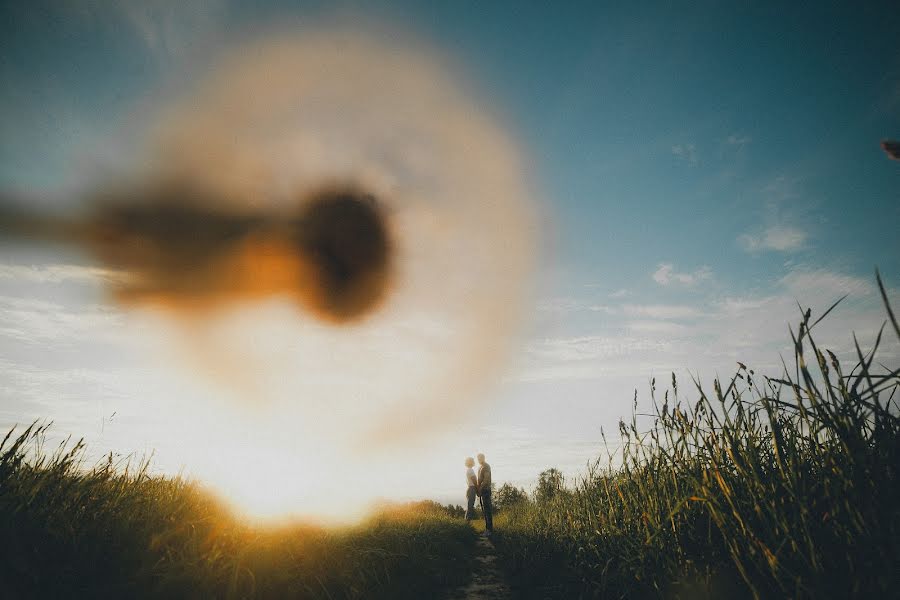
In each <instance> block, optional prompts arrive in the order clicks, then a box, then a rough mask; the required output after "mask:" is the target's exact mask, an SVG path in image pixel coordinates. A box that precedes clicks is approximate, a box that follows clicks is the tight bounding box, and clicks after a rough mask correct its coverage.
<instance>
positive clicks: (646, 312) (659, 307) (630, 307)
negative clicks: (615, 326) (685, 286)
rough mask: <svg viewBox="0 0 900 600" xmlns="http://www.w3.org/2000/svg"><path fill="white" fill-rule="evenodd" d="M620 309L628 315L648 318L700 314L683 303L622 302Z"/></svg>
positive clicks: (682, 316) (686, 316) (684, 316)
mask: <svg viewBox="0 0 900 600" xmlns="http://www.w3.org/2000/svg"><path fill="white" fill-rule="evenodd" d="M622 311H623V312H624V313H625V314H626V315H628V316H629V317H648V318H650V319H686V318H690V317H698V316H700V315H701V314H702V313H701V312H700V311H699V310H697V308H695V307H693V306H687V305H685V304H623V305H622Z"/></svg>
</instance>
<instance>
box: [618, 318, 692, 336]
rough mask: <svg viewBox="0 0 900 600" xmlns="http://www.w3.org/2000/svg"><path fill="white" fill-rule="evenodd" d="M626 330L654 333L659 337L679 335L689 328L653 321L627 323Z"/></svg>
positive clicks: (677, 324)
mask: <svg viewBox="0 0 900 600" xmlns="http://www.w3.org/2000/svg"><path fill="white" fill-rule="evenodd" d="M627 328H628V329H629V330H630V331H636V332H639V333H655V334H660V335H679V334H683V333H685V332H687V331H689V328H688V327H687V326H685V325H682V324H681V323H672V322H671V321H659V320H653V319H643V320H639V321H629V323H628V325H627Z"/></svg>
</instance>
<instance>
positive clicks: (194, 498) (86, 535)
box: [0, 425, 475, 599]
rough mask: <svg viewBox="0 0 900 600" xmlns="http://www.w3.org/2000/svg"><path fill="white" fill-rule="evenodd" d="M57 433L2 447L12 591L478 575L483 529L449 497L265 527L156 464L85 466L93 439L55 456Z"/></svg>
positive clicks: (458, 580) (416, 584) (205, 589)
mask: <svg viewBox="0 0 900 600" xmlns="http://www.w3.org/2000/svg"><path fill="white" fill-rule="evenodd" d="M45 431H46V427H43V426H34V425H33V426H32V427H30V428H28V429H27V430H25V431H24V432H21V433H20V434H19V435H17V436H16V437H15V438H13V437H12V436H11V435H7V439H6V440H5V441H4V444H3V447H2V449H0V540H2V542H0V590H2V594H0V595H2V596H3V597H11V598H19V597H23V598H32V597H40V598H71V597H85V598H142V597H158V598H170V597H171V598H214V597H215V598H244V597H257V598H285V597H303V598H328V599H338V598H422V597H427V596H431V597H434V596H437V597H440V593H439V592H441V591H445V590H450V589H453V588H455V587H457V586H459V585H462V584H464V583H465V582H466V581H467V580H468V577H469V572H470V569H471V564H470V562H471V558H470V557H471V554H472V547H473V544H474V539H475V532H474V530H473V529H471V528H470V527H468V526H467V525H466V524H465V522H464V521H462V520H461V519H455V518H451V517H449V516H447V514H446V513H445V512H444V510H443V509H442V508H441V507H440V506H439V505H435V504H433V503H419V504H416V505H407V506H403V507H395V508H385V509H382V510H381V511H380V512H379V513H377V514H376V515H374V516H372V517H370V518H369V519H368V520H366V521H365V522H363V523H361V524H359V525H356V526H352V527H336V528H322V527H314V526H299V525H295V526H285V527H268V528H267V527H254V526H251V525H248V524H246V523H243V522H241V521H239V520H237V519H236V518H235V517H234V516H233V515H232V514H231V513H230V512H229V511H228V510H226V509H225V508H224V507H223V506H221V505H220V504H219V503H218V502H217V501H216V500H215V499H214V498H213V497H211V496H210V495H209V494H207V493H205V492H203V491H202V490H201V489H199V488H198V487H197V486H196V485H194V484H192V483H190V482H187V481H184V480H182V479H179V478H164V477H152V476H149V475H148V471H147V464H146V463H142V464H140V465H137V468H136V469H116V468H115V467H114V465H113V464H112V462H111V461H109V462H106V463H104V464H102V465H100V466H98V467H96V468H94V469H91V470H84V469H80V468H79V461H80V459H81V457H82V456H83V448H82V446H81V445H80V444H76V445H74V446H73V447H71V448H66V447H61V449H60V450H58V451H57V452H56V453H54V454H50V455H48V454H46V453H44V452H42V451H41V440H42V439H43V437H44V433H45ZM11 433H12V432H11Z"/></svg>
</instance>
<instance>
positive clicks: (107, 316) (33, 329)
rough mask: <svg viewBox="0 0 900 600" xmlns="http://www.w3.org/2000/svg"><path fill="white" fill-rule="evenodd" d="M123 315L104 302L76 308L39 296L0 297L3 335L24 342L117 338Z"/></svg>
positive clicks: (0, 324)
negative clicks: (48, 300)
mask: <svg viewBox="0 0 900 600" xmlns="http://www.w3.org/2000/svg"><path fill="white" fill-rule="evenodd" d="M122 324H123V318H122V314H121V313H119V312H116V311H114V310H111V309H109V308H107V307H104V306H100V305H93V306H87V307H83V308H81V309H72V308H67V307H63V306H62V305H59V304H55V303H52V302H46V301H43V300H36V299H24V298H14V297H9V296H0V336H3V337H7V338H13V339H16V340H20V341H23V342H30V343H38V342H46V341H53V342H62V341H74V340H80V339H85V338H90V339H99V338H107V337H110V336H112V337H116V336H117V335H119V334H120V333H121V327H122Z"/></svg>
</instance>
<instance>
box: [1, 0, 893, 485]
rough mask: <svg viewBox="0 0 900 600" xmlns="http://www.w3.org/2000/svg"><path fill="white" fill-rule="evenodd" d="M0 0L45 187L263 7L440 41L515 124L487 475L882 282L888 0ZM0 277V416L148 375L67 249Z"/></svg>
mask: <svg viewBox="0 0 900 600" xmlns="http://www.w3.org/2000/svg"><path fill="white" fill-rule="evenodd" d="M0 10H2V13H0V14H2V18H0V23H2V25H0V39H2V40H3V41H2V42H0V189H6V190H19V191H30V192H33V193H34V194H35V195H37V196H40V197H43V198H44V200H42V201H43V202H46V203H48V204H50V203H58V204H65V202H66V197H65V194H64V193H60V190H66V189H69V188H70V187H71V186H72V185H73V182H77V181H80V180H81V179H80V178H85V177H89V174H90V173H92V172H95V171H96V169H98V168H102V167H103V166H104V165H107V164H113V165H115V164H116V162H117V161H120V160H122V153H121V150H122V148H123V139H124V140H127V135H123V133H122V130H123V128H124V127H125V126H126V125H127V123H128V120H129V118H131V117H132V116H133V115H134V114H135V111H136V110H137V111H139V110H140V108H139V107H140V106H142V103H148V102H152V100H153V99H154V98H156V97H158V96H164V95H165V94H166V92H167V90H172V89H174V88H177V87H178V86H179V85H181V84H183V83H184V77H185V73H187V72H189V70H188V69H187V65H190V66H191V68H196V65H198V64H200V65H202V64H203V63H204V62H205V61H208V60H211V57H213V56H215V54H216V52H217V51H218V50H220V49H221V48H222V47H228V46H229V45H230V44H234V43H236V40H238V39H243V38H247V37H252V36H253V35H254V34H257V33H259V32H260V31H265V30H266V28H268V27H271V26H272V25H273V24H277V25H278V27H280V28H282V29H290V28H291V27H292V26H293V25H294V24H296V25H297V27H298V28H299V27H301V26H302V27H308V26H310V24H313V26H315V24H316V23H319V22H321V23H326V22H327V23H333V22H339V23H340V22H360V21H362V22H373V23H376V24H377V25H378V26H380V27H384V28H385V29H391V28H394V29H401V30H403V31H404V32H406V33H407V34H411V35H413V36H416V37H417V38H419V39H421V40H423V41H424V42H425V43H426V44H427V45H429V46H431V47H433V48H434V49H435V52H437V53H439V54H441V55H443V56H444V57H445V58H446V59H447V60H448V61H449V62H450V63H452V65H453V66H454V68H456V69H457V70H458V71H460V72H461V73H462V74H463V76H464V78H465V79H466V80H467V81H469V82H470V83H471V85H472V87H473V88H474V90H476V92H475V96H476V97H477V98H479V101H480V102H481V103H483V105H484V109H485V110H486V111H488V112H490V113H491V114H494V115H496V117H497V119H499V120H500V122H502V123H503V124H504V125H505V126H506V127H507V128H508V129H509V130H510V132H511V134H512V136H513V137H514V138H515V139H516V140H518V143H519V145H520V147H521V150H522V152H523V154H524V155H525V156H527V157H528V160H529V164H530V166H531V178H532V180H533V182H534V183H535V186H536V189H537V192H536V193H535V196H536V203H537V211H538V214H539V219H538V223H539V230H540V251H539V253H538V268H537V272H536V275H535V283H534V289H535V291H534V298H533V301H532V302H531V304H530V306H529V308H530V313H531V314H532V317H531V318H530V319H529V320H528V322H527V324H526V325H525V327H524V334H523V335H522V336H521V339H520V343H519V344H518V345H517V346H516V348H515V351H514V352H513V353H512V354H513V355H512V357H511V363H510V364H511V366H510V368H509V372H508V373H507V374H506V375H505V376H504V377H503V382H502V383H501V384H500V385H499V386H497V387H496V388H494V391H493V392H492V393H491V395H490V398H489V399H487V400H486V401H485V405H484V410H483V412H481V413H480V414H479V415H478V417H477V418H473V419H472V422H473V424H474V426H476V427H478V428H480V429H478V431H479V433H478V434H477V439H478V443H480V444H481V445H482V446H486V447H490V448H491V450H492V451H493V453H494V454H499V455H500V456H498V458H497V459H495V463H496V464H495V472H496V471H497V466H498V465H499V466H500V467H501V468H500V471H501V472H505V473H506V474H507V475H509V477H508V478H509V479H514V480H516V481H518V482H520V483H527V482H528V478H529V477H530V476H531V475H533V474H536V473H537V472H538V471H540V470H541V469H542V468H544V467H546V466H550V465H551V464H557V465H560V466H563V467H565V468H566V469H567V470H569V471H570V472H571V471H574V470H575V469H577V467H579V466H580V465H582V464H584V462H585V461H586V460H587V459H588V458H590V456H592V455H593V454H594V453H595V452H596V448H597V446H596V441H597V437H598V433H599V428H600V427H601V426H604V427H605V428H606V430H607V431H610V430H613V431H614V428H615V423H616V422H617V420H618V417H619V416H620V415H623V414H627V413H628V412H629V410H630V403H631V397H632V391H631V390H633V389H634V388H636V387H637V388H638V389H639V392H640V394H641V395H642V396H645V394H644V392H645V390H646V384H647V381H648V380H649V378H650V377H652V376H657V377H661V376H663V375H664V374H666V373H667V372H669V371H672V370H676V371H678V372H681V373H686V371H685V370H686V369H690V370H691V372H698V371H699V372H700V374H701V376H704V377H712V376H714V375H715V373H717V372H721V373H723V374H724V373H726V372H727V371H728V370H729V369H731V368H732V367H733V364H734V361H735V360H744V361H745V362H756V363H757V364H762V365H764V366H765V367H767V368H770V369H777V362H778V353H779V352H781V351H784V349H785V347H786V345H785V344H784V341H785V340H786V339H787V329H786V325H787V323H788V322H789V321H795V320H796V314H797V311H796V304H795V301H797V300H799V301H800V302H801V303H802V304H804V305H811V306H812V307H813V308H814V309H820V310H821V309H824V308H827V306H828V305H830V303H831V302H832V301H833V300H835V299H837V298H838V297H840V296H841V295H843V294H844V293H850V294H851V296H850V298H849V299H848V301H847V302H846V303H845V305H844V306H842V307H841V309H840V310H839V311H838V312H837V313H836V314H835V315H834V316H833V317H832V318H831V319H830V320H829V323H827V324H826V325H827V327H826V328H824V329H823V335H825V336H826V337H827V338H828V339H829V341H830V343H832V344H833V346H834V347H835V348H836V349H838V350H843V351H848V350H849V345H848V344H849V342H850V337H849V334H850V331H851V330H853V329H855V330H857V332H858V333H860V334H861V338H862V339H868V338H867V337H866V336H871V334H872V333H873V332H874V330H875V329H877V326H878V325H879V324H880V322H881V319H882V318H883V312H882V311H881V309H880V308H879V304H878V298H877V294H876V292H875V288H874V287H873V284H874V276H873V270H874V267H875V266H878V267H879V268H880V269H881V272H882V273H883V275H884V277H885V279H886V280H887V283H888V285H889V287H891V295H892V296H893V297H894V298H896V297H897V289H898V285H900V236H898V235H897V230H898V223H900V165H898V163H896V162H893V161H890V160H888V159H887V157H886V156H885V155H884V154H883V153H882V152H881V150H880V149H879V147H878V143H879V141H880V140H881V139H884V138H897V137H900V53H898V52H897V48H896V32H897V31H898V30H900V11H896V10H891V7H890V6H889V3H882V4H880V5H879V4H877V3H873V4H868V5H866V6H865V8H860V7H859V5H854V4H852V3H846V4H843V5H837V4H836V5H832V6H819V5H817V6H808V7H801V6H799V5H797V6H794V5H785V3H771V4H767V5H763V4H756V3H754V4H753V5H746V6H734V5H732V6H724V5H722V4H721V3H708V5H705V6H703V5H698V4H697V3H692V4H691V5H690V6H672V5H664V6H651V5H647V6H631V5H629V6H624V7H623V6H607V5H604V4H602V3H584V4H583V5H581V6H577V5H574V4H572V5H567V6H565V7H560V6H556V7H554V6H538V5H537V3H474V2H472V3H465V2H464V3H434V4H433V5H429V6H426V5H425V4H424V3H405V2H384V3H379V2H375V3H360V4H359V5H354V4H353V3H339V4H338V5H336V6H335V5H332V4H329V5H327V6H326V5H324V4H323V3H305V4H303V5H301V6H299V7H298V6H296V5H295V4H294V3H278V2H272V3H252V6H251V3H246V4H244V5H241V4H232V3H227V2H210V3H204V4H203V5H202V6H199V5H194V4H193V3H186V4H183V5H182V4H180V3H171V4H170V3H164V2H161V3H153V2H151V3H147V4H139V3H136V2H135V3H132V2H125V3H113V2H104V1H95V2H86V3H71V4H69V3H49V2H47V3H43V2H37V3H29V4H28V6H16V5H11V4H7V5H4V7H3V8H2V9H0ZM113 140H114V141H113ZM126 146H127V144H126ZM0 296H2V305H0V311H2V314H0V361H2V368H3V371H2V377H3V379H2V381H3V383H4V385H3V390H2V394H3V395H2V396H0V403H2V404H0V409H2V410H0V424H2V425H3V426H7V425H9V424H12V423H15V422H20V423H21V422H23V421H27V420H29V419H30V418H32V417H34V416H45V417H50V418H57V419H58V420H59V421H60V423H61V428H62V429H66V428H68V429H69V430H71V431H73V432H74V433H76V435H88V436H93V437H95V438H96V437H98V436H99V433H98V432H97V420H98V415H100V416H102V414H101V413H104V412H105V413H106V414H110V413H111V412H112V411H114V410H117V408H116V407H117V402H119V401H120V400H121V399H122V398H123V397H125V396H127V395H128V392H127V391H123V389H122V388H126V389H133V388H128V386H125V385H124V384H123V383H122V382H123V381H126V380H127V381H132V379H129V378H138V379H140V378H141V377H145V378H150V379H153V378H154V376H153V375H152V372H153V371H152V367H150V366H148V365H147V364H146V363H145V362H144V361H142V359H141V355H140V353H139V352H138V351H137V350H133V349H132V350H128V349H127V348H128V347H129V346H128V342H127V341H122V340H121V339H120V338H121V337H123V336H122V335H121V331H119V333H115V332H116V327H117V325H116V323H118V319H119V316H118V314H117V313H116V311H115V310H114V309H112V308H110V307H108V306H106V305H105V304H104V302H103V300H102V293H101V291H100V288H99V284H98V283H97V281H96V273H92V272H91V271H90V269H89V268H85V267H84V266H83V265H76V266H73V265H70V264H68V263H67V262H66V261H65V260H61V259H60V257H59V256H58V255H56V254H54V251H53V250H52V249H51V250H39V249H35V248H30V249H29V248H26V249H22V248H16V247H5V249H4V258H3V260H2V264H0ZM896 304H900V302H897V303H896ZM110 332H112V333H110ZM887 352H888V353H889V354H888V357H889V358H890V357H893V358H894V359H896V357H897V351H896V345H895V346H893V347H892V348H889V349H888V350H887ZM28 398H30V400H27V399H28ZM98 398H100V399H102V400H98ZM97 403H100V404H102V406H99V407H98V405H97ZM118 410H121V409H118ZM123 412H124V413H126V414H125V416H124V417H120V419H122V421H121V424H120V425H118V427H120V428H121V429H120V437H118V438H112V439H106V440H105V441H100V442H98V444H99V445H102V444H104V443H105V444H107V445H112V444H113V443H114V442H118V441H122V440H125V439H128V440H129V442H133V443H132V444H131V445H130V446H129V448H132V449H137V450H142V449H149V448H153V447H155V446H156V445H157V444H155V443H154V442H155V441H157V440H156V438H154V435H155V434H153V429H152V428H150V427H140V426H138V425H137V424H134V423H133V424H132V428H131V429H128V427H129V425H128V424H127V423H128V415H127V410H125V411H123ZM120 414H121V413H120ZM140 420H141V419H140V418H138V417H137V416H135V417H134V421H135V422H138V421H140ZM135 432H140V433H135ZM104 434H105V426H104ZM142 436H143V437H142ZM513 448H514V449H515V450H514V451H513V450H509V452H507V453H506V455H504V449H513ZM163 459H164V462H165V460H166V457H163ZM173 462H177V459H169V463H170V464H171V463H173ZM448 489H450V490H452V484H450V485H448ZM440 493H444V492H443V490H442V491H441V492H440ZM448 493H449V492H448Z"/></svg>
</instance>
